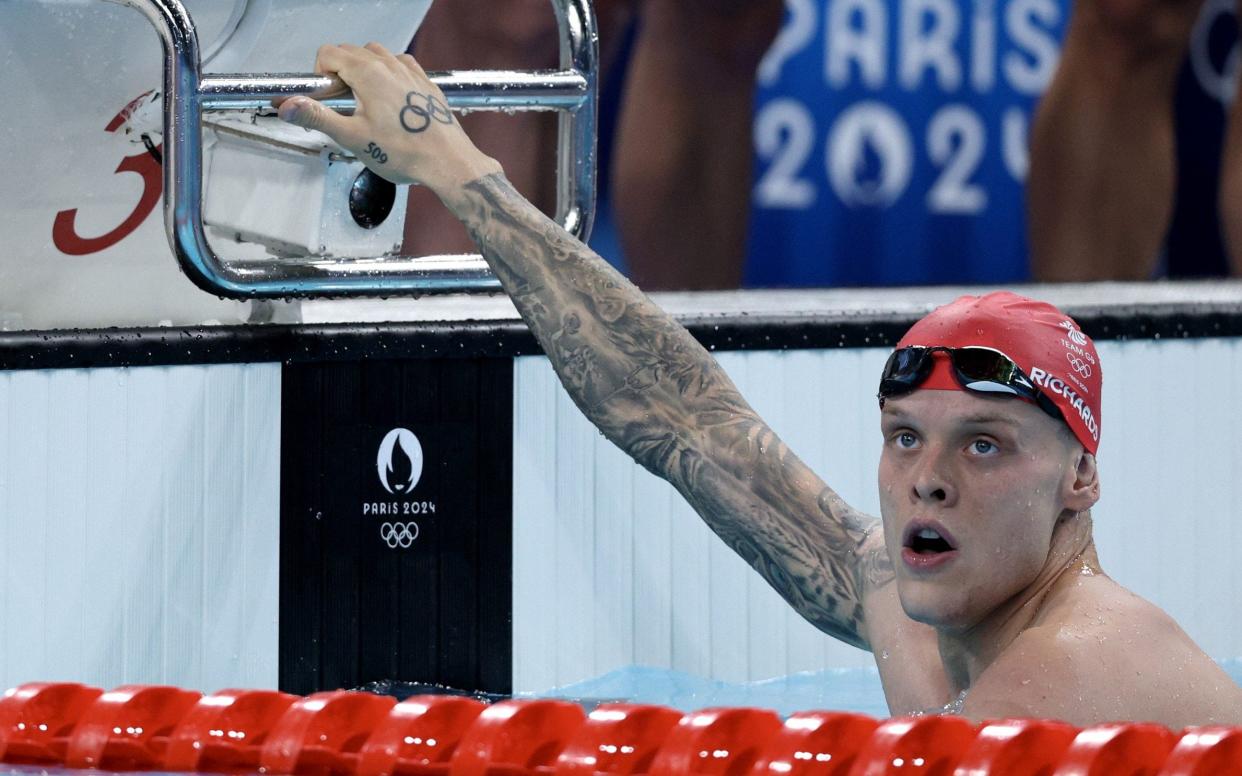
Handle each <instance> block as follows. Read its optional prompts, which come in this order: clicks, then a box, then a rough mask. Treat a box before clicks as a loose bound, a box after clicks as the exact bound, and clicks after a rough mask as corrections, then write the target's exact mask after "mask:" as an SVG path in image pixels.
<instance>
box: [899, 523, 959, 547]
mask: <svg viewBox="0 0 1242 776" xmlns="http://www.w3.org/2000/svg"><path fill="white" fill-rule="evenodd" d="M902 545H903V546H904V547H906V548H908V549H910V550H912V551H913V552H914V553H915V554H917V555H938V554H940V553H943V552H952V551H953V550H956V549H957V543H956V542H955V541H954V540H953V535H952V534H950V533H949V532H948V531H947V530H945V528H944V526H941V525H940V524H938V523H935V522H931V521H922V520H920V521H916V522H913V523H911V524H910V525H908V526H906V535H905V541H903V542H902Z"/></svg>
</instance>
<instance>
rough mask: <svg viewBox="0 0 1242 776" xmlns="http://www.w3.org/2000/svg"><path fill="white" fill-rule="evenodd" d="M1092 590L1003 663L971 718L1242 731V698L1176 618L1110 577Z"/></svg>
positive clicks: (975, 694) (987, 676)
mask: <svg viewBox="0 0 1242 776" xmlns="http://www.w3.org/2000/svg"><path fill="white" fill-rule="evenodd" d="M1083 587H1085V588H1087V589H1086V590H1083V591H1081V593H1080V595H1077V596H1073V597H1071V598H1070V599H1069V600H1063V601H1060V602H1058V603H1057V606H1056V607H1055V608H1054V610H1053V612H1052V614H1053V615H1054V616H1051V617H1049V616H1045V617H1043V618H1041V619H1042V622H1041V623H1040V624H1039V625H1037V626H1035V627H1032V628H1029V629H1027V630H1026V631H1024V632H1023V633H1022V634H1021V635H1020V636H1019V637H1018V638H1017V639H1016V640H1015V641H1014V642H1013V643H1012V644H1011V645H1010V646H1009V647H1008V648H1007V649H1006V650H1005V651H1004V652H1003V653H1002V654H1001V655H1000V656H999V657H998V658H997V659H996V661H995V662H994V663H993V664H992V665H991V666H990V667H989V668H988V669H987V670H986V671H985V672H984V673H983V675H981V676H980V677H979V679H978V680H977V681H976V682H975V686H974V687H972V688H971V689H970V692H969V694H968V696H967V700H966V704H965V706H964V708H963V714H965V715H967V716H969V717H971V718H975V719H984V718H989V717H991V718H995V717H997V716H1015V715H1016V716H1032V717H1045V718H1052V719H1062V720H1065V721H1068V722H1071V723H1073V724H1076V725H1088V724H1094V723H1098V722H1104V721H1110V720H1123V719H1124V720H1143V721H1152V722H1159V723H1162V724H1165V725H1168V726H1170V727H1173V728H1180V727H1184V726H1187V725H1204V724H1238V723H1239V722H1242V690H1240V689H1239V688H1238V686H1237V685H1236V684H1235V683H1234V682H1233V681H1232V680H1231V679H1230V678H1229V676H1228V674H1226V673H1225V672H1224V671H1223V670H1222V669H1221V668H1220V666H1219V665H1217V664H1216V663H1215V662H1214V661H1213V660H1211V659H1210V658H1209V657H1208V656H1207V655H1205V654H1204V653H1203V652H1202V650H1200V649H1199V648H1198V647H1197V646H1196V645H1195V643H1194V642H1193V641H1192V640H1191V639H1190V638H1189V637H1188V636H1187V635H1186V634H1185V632H1183V631H1182V629H1181V628H1180V627H1178V625H1177V623H1176V622H1174V621H1173V619H1172V618H1170V617H1169V616H1168V615H1167V614H1165V613H1164V612H1163V611H1161V610H1160V609H1159V608H1158V607H1156V606H1154V605H1152V604H1151V603H1149V602H1147V601H1145V600H1143V599H1142V598H1140V597H1138V596H1136V595H1134V594H1133V593H1130V592H1129V591H1127V590H1125V589H1124V588H1121V587H1120V586H1119V585H1116V583H1115V582H1112V580H1109V579H1107V578H1106V577H1099V578H1097V579H1094V580H1090V581H1088V582H1086V583H1085V584H1084V585H1083Z"/></svg>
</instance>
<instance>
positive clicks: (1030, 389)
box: [877, 345, 1065, 421]
mask: <svg viewBox="0 0 1242 776" xmlns="http://www.w3.org/2000/svg"><path fill="white" fill-rule="evenodd" d="M934 353H944V354H945V355H946V356H948V357H949V363H950V364H951V365H952V367H953V376H954V377H955V378H957V381H958V383H960V384H961V386H962V387H963V388H965V389H966V390H967V391H970V392H972V393H982V394H987V395H989V396H1005V395H1009V396H1017V397H1018V398H1021V399H1026V400H1027V401H1030V402H1033V403H1034V404H1035V405H1037V406H1038V407H1039V408H1040V409H1041V410H1043V411H1044V412H1046V413H1048V414H1049V415H1051V416H1052V417H1054V418H1056V419H1057V420H1061V421H1064V420H1065V416H1063V415H1062V414H1061V410H1060V409H1058V408H1057V405H1056V404H1053V402H1052V399H1049V398H1048V397H1047V396H1045V395H1044V394H1043V393H1042V392H1040V390H1039V389H1038V388H1036V387H1035V384H1034V383H1032V382H1031V379H1030V378H1029V377H1027V376H1026V373H1025V372H1023V371H1022V369H1021V368H1020V367H1019V366H1018V365H1017V364H1016V363H1014V360H1013V359H1012V358H1010V357H1009V356H1007V355H1005V354H1004V353H1002V352H1000V351H999V350H994V349H992V348H985V347H982V346H977V345H976V346H971V347H965V348H950V347H943V346H937V347H931V348H927V347H922V346H918V345H916V346H912V347H908V348H901V349H899V350H895V351H893V354H892V355H891V356H889V357H888V363H886V364H885V365H884V372H883V374H881V375H880V392H879V394H877V396H878V398H879V399H880V407H881V409H882V408H883V407H884V400H885V399H887V398H889V397H891V396H901V395H903V394H907V393H910V392H911V391H913V390H914V389H915V388H918V387H919V386H920V385H921V384H922V383H923V382H924V381H925V380H926V379H927V378H928V376H930V375H931V373H932V368H933V367H934V366H935V359H933V358H932V355H933V354H934Z"/></svg>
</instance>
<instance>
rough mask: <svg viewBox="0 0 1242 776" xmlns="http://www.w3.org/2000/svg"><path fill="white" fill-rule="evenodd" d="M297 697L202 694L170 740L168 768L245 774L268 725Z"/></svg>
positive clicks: (258, 692) (236, 692)
mask: <svg viewBox="0 0 1242 776" xmlns="http://www.w3.org/2000/svg"><path fill="white" fill-rule="evenodd" d="M297 700H298V697H297V696H296V695H288V694H286V693H283V692H276V691H275V690H222V691H220V692H218V693H216V694H215V695H209V696H207V697H206V698H202V699H200V700H199V702H198V703H196V704H194V707H193V708H191V709H190V711H189V712H188V713H187V714H186V715H185V717H184V718H183V719H182V720H181V723H180V724H179V725H177V727H176V729H174V730H173V733H172V735H171V736H170V737H169V739H168V751H167V753H166V754H165V755H164V768H166V769H167V770H170V771H210V772H212V773H248V772H253V771H256V770H258V768H259V756H260V754H261V752H262V749H263V744H264V743H265V742H266V741H267V737H268V735H269V734H270V733H271V731H272V728H274V727H275V726H276V723H277V722H278V721H280V719H281V717H283V716H284V715H285V712H286V711H288V709H289V707H290V706H292V705H293V704H294V702H295V701H297Z"/></svg>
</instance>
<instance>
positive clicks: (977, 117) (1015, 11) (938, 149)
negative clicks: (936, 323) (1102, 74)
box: [746, 0, 1068, 286]
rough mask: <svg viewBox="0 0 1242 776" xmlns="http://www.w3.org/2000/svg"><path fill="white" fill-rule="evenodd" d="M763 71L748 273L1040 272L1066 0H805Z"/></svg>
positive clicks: (778, 276) (933, 278) (917, 275)
mask: <svg viewBox="0 0 1242 776" xmlns="http://www.w3.org/2000/svg"><path fill="white" fill-rule="evenodd" d="M788 9H789V10H788V13H787V17H786V22H785V25H784V27H783V29H782V30H781V33H780V35H779V36H778V38H777V40H776V41H775V43H774V44H773V47H772V49H771V51H770V52H769V54H768V56H767V57H766V58H765V60H764V62H763V64H762V66H761V68H760V72H759V79H760V91H759V95H758V100H757V105H756V114H755V124H754V130H755V133H754V137H755V149H756V158H757V167H756V175H755V181H754V190H753V214H752V221H751V240H750V256H749V261H748V267H747V277H746V282H747V285H749V286H785V285H800V286H808V285H811V286H853V285H905V284H916V283H961V282H983V283H1002V282H1008V281H1020V280H1023V279H1025V278H1026V277H1028V270H1027V253H1026V248H1025V242H1026V241H1025V228H1026V227H1025V219H1024V215H1023V201H1022V197H1023V181H1024V180H1025V178H1026V169H1027V143H1028V131H1029V126H1030V119H1031V113H1032V110H1033V108H1034V106H1035V103H1036V101H1037V100H1038V98H1039V96H1040V95H1041V94H1042V93H1043V91H1044V90H1045V89H1046V88H1047V86H1048V83H1049V81H1050V80H1051V78H1052V75H1053V73H1054V71H1055V69H1056V65H1057V61H1058V57H1059V52H1060V40H1061V38H1062V36H1063V34H1064V30H1065V25H1066V22H1067V20H1068V7H1067V3H1066V2H1065V0H974V1H973V2H971V0H900V1H899V2H888V0H790V2H789V3H788Z"/></svg>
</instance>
